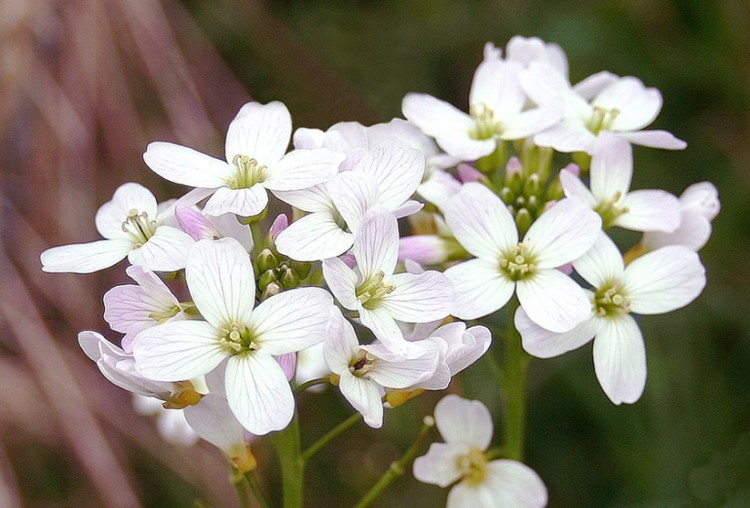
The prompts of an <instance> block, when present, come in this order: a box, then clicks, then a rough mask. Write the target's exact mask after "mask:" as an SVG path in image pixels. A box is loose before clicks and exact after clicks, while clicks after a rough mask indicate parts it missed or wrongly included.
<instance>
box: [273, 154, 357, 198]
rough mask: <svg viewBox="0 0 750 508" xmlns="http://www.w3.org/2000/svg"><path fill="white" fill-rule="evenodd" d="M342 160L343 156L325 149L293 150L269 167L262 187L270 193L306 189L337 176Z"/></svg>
mask: <svg viewBox="0 0 750 508" xmlns="http://www.w3.org/2000/svg"><path fill="white" fill-rule="evenodd" d="M344 159H345V156H344V154H341V153H338V152H334V151H333V150H328V149H327V148H316V149H315V150H294V151H292V152H289V153H288V154H286V155H285V156H284V157H283V158H282V159H281V160H280V161H279V162H278V163H276V164H274V165H273V166H269V168H268V171H269V173H270V175H269V176H268V178H267V179H266V180H265V181H264V182H263V186H264V187H265V188H267V189H269V190H272V191H293V190H299V189H307V188H308V187H312V186H313V185H318V184H321V183H323V182H325V181H327V180H329V179H330V178H331V177H332V176H334V175H335V174H337V173H338V171H339V164H341V163H342V162H343V161H344Z"/></svg>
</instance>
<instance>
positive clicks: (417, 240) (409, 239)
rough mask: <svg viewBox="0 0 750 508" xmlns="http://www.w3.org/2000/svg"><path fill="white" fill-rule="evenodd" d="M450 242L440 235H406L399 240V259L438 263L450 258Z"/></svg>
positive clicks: (428, 263) (429, 263)
mask: <svg viewBox="0 0 750 508" xmlns="http://www.w3.org/2000/svg"><path fill="white" fill-rule="evenodd" d="M448 254H449V251H448V242H447V241H446V239H445V238H443V237H441V236H438V235H415V236H406V237H404V238H401V239H400V240H399V247H398V260H399V262H402V261H414V262H416V263H421V264H424V265H436V264H439V263H443V262H445V261H447V259H448Z"/></svg>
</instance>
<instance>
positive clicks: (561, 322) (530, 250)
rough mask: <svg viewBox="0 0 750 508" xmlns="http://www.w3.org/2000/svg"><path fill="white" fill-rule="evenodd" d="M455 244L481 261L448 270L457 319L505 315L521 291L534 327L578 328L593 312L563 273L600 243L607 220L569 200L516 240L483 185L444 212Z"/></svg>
mask: <svg viewBox="0 0 750 508" xmlns="http://www.w3.org/2000/svg"><path fill="white" fill-rule="evenodd" d="M445 218H446V221H447V223H448V227H450V229H451V231H453V234H454V236H455V237H456V239H457V240H458V241H459V242H460V243H461V245H463V246H464V248H465V249H466V250H467V251H469V252H470V253H471V254H473V255H474V256H475V257H476V258H475V259H471V260H469V261H465V262H462V263H459V264H457V265H455V266H452V267H450V268H448V269H447V270H446V271H445V275H446V276H447V277H448V279H450V281H451V282H452V283H453V287H454V288H455V290H456V303H455V306H454V309H453V315H454V316H456V317H459V318H461V319H477V318H480V317H482V316H486V315H488V314H492V313H493V312H495V311H497V310H499V309H500V308H502V307H503V306H504V305H505V304H506V303H507V302H508V300H510V298H511V297H512V296H513V292H514V291H515V292H516V293H517V294H518V300H519V301H520V303H521V306H523V308H524V309H526V312H527V313H528V314H529V316H530V317H531V319H532V320H534V322H536V323H537V324H539V325H540V326H543V327H544V328H546V329H548V330H555V331H558V332H564V331H568V330H570V329H572V328H573V327H574V326H576V325H577V324H578V323H580V322H581V321H582V320H583V319H585V318H586V316H587V315H588V311H589V303H588V300H587V298H586V295H585V294H584V292H583V290H582V289H581V287H580V286H579V285H578V284H577V283H576V282H574V281H573V279H571V278H570V277H568V276H567V275H565V274H564V273H562V272H561V271H559V270H557V268H558V267H560V266H563V265H565V264H566V263H569V262H571V261H572V260H574V259H576V258H578V257H580V256H582V255H583V254H584V253H586V251H587V250H589V249H590V248H591V246H592V245H593V244H594V242H595V241H596V238H597V235H598V233H599V231H600V230H601V218H600V217H599V216H598V215H597V214H596V213H594V212H593V211H592V210H591V209H590V208H588V206H586V204H585V203H584V202H583V201H580V200H578V199H574V198H568V199H564V200H562V201H559V202H558V203H557V204H555V205H554V206H553V207H552V208H550V209H549V210H548V211H546V212H545V213H544V214H542V216H541V217H539V219H537V220H536V221H535V222H534V223H533V224H532V225H531V227H530V228H529V230H528V231H527V232H526V235H525V236H524V238H523V240H522V241H521V242H519V241H518V239H519V238H518V229H517V227H516V222H515V220H514V218H513V215H512V214H511V213H510V212H509V211H508V208H507V207H506V206H505V203H503V202H502V200H501V199H500V198H499V197H497V195H495V194H494V193H493V192H492V191H491V190H490V189H488V188H487V187H485V186H484V185H482V184H479V183H467V184H466V185H464V187H463V189H461V192H459V193H458V194H457V195H456V197H454V198H453V199H452V200H451V201H450V202H449V203H448V206H447V207H446V213H445Z"/></svg>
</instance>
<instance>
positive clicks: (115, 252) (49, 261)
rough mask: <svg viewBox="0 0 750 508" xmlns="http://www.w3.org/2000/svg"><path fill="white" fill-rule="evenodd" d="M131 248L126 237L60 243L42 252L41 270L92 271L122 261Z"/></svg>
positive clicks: (131, 245)
mask: <svg viewBox="0 0 750 508" xmlns="http://www.w3.org/2000/svg"><path fill="white" fill-rule="evenodd" d="M131 250H133V242H132V241H130V240H128V239H117V240H98V241H96V242H90V243H76V244H72V245H60V246H59V247H52V248H51V249H47V250H45V251H44V252H42V255H41V258H40V259H41V261H42V270H44V271H45V272H54V273H92V272H96V271H99V270H103V269H105V268H109V267H110V266H112V265H114V264H116V263H118V262H120V261H122V260H123V259H124V258H125V256H127V255H128V252H130V251H131Z"/></svg>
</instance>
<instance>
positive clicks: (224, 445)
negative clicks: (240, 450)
mask: <svg viewBox="0 0 750 508" xmlns="http://www.w3.org/2000/svg"><path fill="white" fill-rule="evenodd" d="M185 419H186V420H187V422H188V425H190V427H191V428H192V429H193V430H194V431H195V432H196V434H198V435H199V436H200V437H201V439H205V440H206V441H208V442H209V443H211V444H212V445H214V446H215V447H217V448H218V449H220V450H222V451H223V452H224V453H226V454H228V453H230V450H231V449H232V448H233V447H235V446H237V445H244V444H245V429H244V428H243V427H242V424H240V422H239V421H238V420H237V418H235V416H234V413H232V410H231V409H230V408H229V404H228V403H227V400H226V399H225V398H224V397H223V396H222V395H219V394H216V393H208V394H206V395H205V396H204V397H203V398H202V399H201V401H200V403H199V404H195V405H193V406H188V407H186V408H185Z"/></svg>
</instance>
